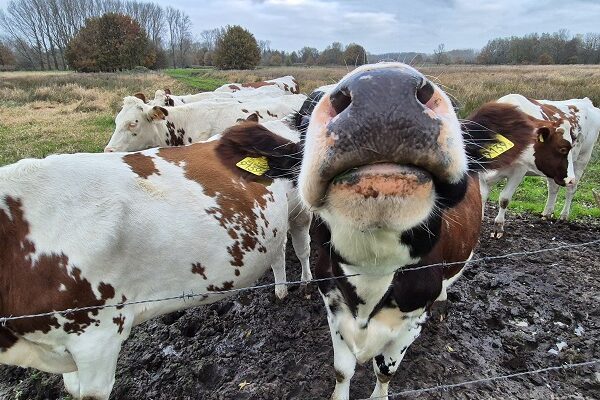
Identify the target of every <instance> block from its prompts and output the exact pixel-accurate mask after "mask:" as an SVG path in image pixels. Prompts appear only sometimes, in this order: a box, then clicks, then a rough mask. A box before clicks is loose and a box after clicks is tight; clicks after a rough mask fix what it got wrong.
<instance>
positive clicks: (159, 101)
mask: <svg viewBox="0 0 600 400" xmlns="http://www.w3.org/2000/svg"><path fill="white" fill-rule="evenodd" d="M285 94H286V93H285V92H284V91H283V90H282V89H280V88H279V87H278V86H264V87H261V88H258V89H257V90H249V91H238V92H201V93H196V94H188V95H183V96H176V95H173V94H171V92H170V90H168V89H165V90H161V89H159V90H157V91H156V92H155V93H154V100H150V101H149V102H147V103H148V104H149V105H151V106H163V107H173V106H181V105H184V104H189V103H195V102H198V101H215V100H217V101H238V102H247V101H251V100H253V98H258V97H262V98H267V97H280V96H283V95H285ZM144 102H146V101H145V100H144Z"/></svg>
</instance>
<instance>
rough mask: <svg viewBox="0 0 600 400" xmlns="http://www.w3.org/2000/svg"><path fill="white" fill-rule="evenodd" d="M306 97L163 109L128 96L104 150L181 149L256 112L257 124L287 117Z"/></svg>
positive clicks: (298, 107)
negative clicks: (159, 147)
mask: <svg viewBox="0 0 600 400" xmlns="http://www.w3.org/2000/svg"><path fill="white" fill-rule="evenodd" d="M305 99H306V96H303V95H295V96H282V97H280V98H276V99H256V100H253V101H248V102H245V103H230V102H224V103H219V102H208V101H206V102H196V103H191V104H186V105H183V106H177V107H169V108H165V107H162V106H150V105H148V104H146V103H144V101H143V100H141V99H139V98H137V97H134V96H127V97H125V99H124V100H123V108H122V109H121V111H119V114H117V117H116V118H115V124H116V127H115V131H114V133H113V135H112V137H111V138H110V141H109V142H108V145H107V146H106V148H105V151H107V152H110V151H133V150H140V149H147V148H150V147H157V146H182V145H186V144H190V143H195V142H199V141H202V140H206V139H208V138H209V137H211V136H213V135H216V134H218V133H221V132H223V131H224V130H225V129H227V128H228V127H230V126H232V125H234V124H235V123H237V122H238V121H239V120H245V119H246V118H247V117H248V116H249V115H251V114H253V113H255V114H256V116H257V117H258V120H259V121H260V122H263V121H265V122H266V121H273V120H277V119H281V118H283V117H285V116H286V115H289V114H291V113H293V112H295V111H297V110H298V109H300V107H301V106H302V103H303V102H304V100H305Z"/></svg>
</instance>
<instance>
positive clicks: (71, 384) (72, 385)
mask: <svg viewBox="0 0 600 400" xmlns="http://www.w3.org/2000/svg"><path fill="white" fill-rule="evenodd" d="M63 382H64V383H65V389H66V390H67V392H68V393H69V394H70V395H71V397H73V398H78V397H79V374H78V373H77V372H69V373H68V374H63Z"/></svg>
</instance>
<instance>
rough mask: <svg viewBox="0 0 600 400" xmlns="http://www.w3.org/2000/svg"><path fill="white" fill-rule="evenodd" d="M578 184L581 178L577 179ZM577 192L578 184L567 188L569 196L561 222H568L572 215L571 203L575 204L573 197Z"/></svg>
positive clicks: (566, 199) (567, 195) (561, 214)
mask: <svg viewBox="0 0 600 400" xmlns="http://www.w3.org/2000/svg"><path fill="white" fill-rule="evenodd" d="M576 182H579V178H577V181H576ZM576 191H577V183H575V184H573V185H571V186H567V194H566V195H565V205H564V206H563V209H562V211H561V212H560V217H559V220H560V221H567V220H568V219H569V214H570V213H571V203H572V202H573V196H575V192H576Z"/></svg>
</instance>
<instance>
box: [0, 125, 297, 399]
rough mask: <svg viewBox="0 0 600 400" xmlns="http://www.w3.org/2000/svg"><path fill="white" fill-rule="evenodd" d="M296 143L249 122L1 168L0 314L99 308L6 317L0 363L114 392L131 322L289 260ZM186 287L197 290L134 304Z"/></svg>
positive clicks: (195, 301)
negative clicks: (194, 138) (214, 135)
mask: <svg viewBox="0 0 600 400" xmlns="http://www.w3.org/2000/svg"><path fill="white" fill-rule="evenodd" d="M248 149H250V150H248ZM265 149H266V150H265ZM265 151H267V152H265ZM298 151H299V148H298V147H297V145H296V144H294V143H292V142H290V141H288V140H285V139H284V138H282V137H280V136H278V135H275V134H273V133H271V132H270V131H268V130H267V129H266V128H264V127H262V126H260V125H258V124H251V123H246V124H241V125H237V126H234V127H232V128H231V129H229V130H228V131H227V132H225V133H224V134H223V136H222V137H221V138H220V139H218V140H214V141H211V142H205V143H197V144H193V145H190V146H184V147H176V148H161V149H151V150H146V151H143V152H137V153H126V154H125V153H103V154H70V155H53V156H50V157H47V158H45V159H42V160H33V159H27V160H22V161H19V162H17V163H16V164H13V165H9V166H5V167H2V168H0V299H1V300H2V301H0V317H8V316H23V315H31V314H38V313H48V312H53V311H60V310H67V309H71V308H75V307H86V306H87V307H90V306H91V307H100V308H98V309H92V310H86V311H72V312H68V313H63V314H50V315H46V316H42V317H36V318H31V319H20V320H9V321H6V323H5V324H3V325H0V363H4V364H11V365H18V366H21V367H33V368H37V369H40V370H43V371H47V372H51V373H59V374H63V377H64V383H65V387H66V390H67V391H68V392H69V393H70V394H71V395H72V396H73V397H74V398H76V399H88V400H100V399H102V400H106V399H108V398H109V395H110V392H111V389H112V387H113V383H114V379H115V368H116V363H117V358H118V355H119V351H120V348H121V344H122V343H123V341H124V340H125V339H126V338H127V337H128V336H129V334H130V332H131V329H132V327H133V326H135V325H138V324H140V323H142V322H143V321H145V320H148V319H150V318H153V317H155V316H158V315H161V314H165V313H168V312H172V311H174V310H179V309H183V308H188V307H192V306H196V305H199V304H207V303H212V302H214V301H217V300H219V299H222V298H224V297H225V296H226V295H228V293H223V292H227V291H230V290H232V289H239V288H244V287H247V286H249V285H251V284H252V283H253V282H254V281H256V280H257V279H258V278H259V277H260V276H261V275H263V273H264V272H265V270H266V269H267V268H269V267H271V268H272V269H273V271H274V272H275V275H276V278H277V276H278V275H277V274H278V272H277V271H282V270H283V271H285V269H284V268H285V267H284V262H283V260H284V257H285V242H286V238H287V235H286V230H287V214H288V212H289V210H288V202H287V199H286V197H287V195H288V193H290V190H292V186H293V183H292V182H291V179H290V174H289V170H290V168H291V166H292V165H293V164H295V163H296V158H297V156H295V154H296V153H297V152H298ZM288 155H290V156H288ZM240 163H245V164H240ZM236 165H244V166H245V167H244V168H245V169H242V168H241V167H238V166H236ZM247 170H248V171H254V172H253V173H251V172H247ZM277 281H279V282H281V280H278V279H276V282H277ZM182 293H183V294H187V295H193V294H195V296H193V297H190V296H187V298H186V299H185V301H182V300H180V299H179V300H178V299H171V300H166V301H160V302H150V303H145V304H135V305H134V304H132V305H125V304H124V303H131V302H136V301H140V300H148V299H161V298H173V297H177V296H179V295H181V294H182ZM107 305H109V306H112V307H108V308H102V306H107Z"/></svg>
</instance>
